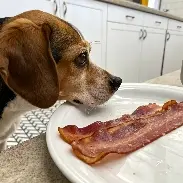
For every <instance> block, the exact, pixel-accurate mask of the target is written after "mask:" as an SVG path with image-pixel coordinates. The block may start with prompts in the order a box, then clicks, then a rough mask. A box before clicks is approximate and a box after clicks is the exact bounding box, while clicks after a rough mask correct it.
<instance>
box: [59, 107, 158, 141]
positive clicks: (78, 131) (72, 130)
mask: <svg viewBox="0 0 183 183" xmlns="http://www.w3.org/2000/svg"><path fill="white" fill-rule="evenodd" d="M160 109H161V107H160V106H159V105H156V104H148V105H144V106H140V107H138V108H137V109H136V110H135V111H134V112H133V113H132V114H131V115H128V114H125V115H122V117H120V118H118V119H115V120H110V121H107V122H101V121H97V122H94V123H92V124H90V125H88V126H86V127H83V128H78V127H77V126H75V125H67V126H65V127H63V128H60V127H58V131H59V133H60V136H61V137H62V138H63V139H64V140H65V141H66V142H67V143H69V144H71V143H72V142H73V141H75V140H79V139H82V138H86V137H89V136H91V135H93V133H94V132H95V131H96V130H100V129H108V128H111V127H114V126H117V125H119V124H121V123H127V122H129V121H134V120H136V119H138V118H142V117H143V118H145V117H147V116H150V115H152V114H154V113H155V112H156V111H158V110H160Z"/></svg>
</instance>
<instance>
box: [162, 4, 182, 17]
mask: <svg viewBox="0 0 183 183" xmlns="http://www.w3.org/2000/svg"><path fill="white" fill-rule="evenodd" d="M160 9H161V10H162V11H165V12H168V13H171V14H173V15H176V16H180V17H183V0H162V2H161V8H160Z"/></svg>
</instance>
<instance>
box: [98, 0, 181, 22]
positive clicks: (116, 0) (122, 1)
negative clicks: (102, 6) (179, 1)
mask: <svg viewBox="0 0 183 183" xmlns="http://www.w3.org/2000/svg"><path fill="white" fill-rule="evenodd" d="M98 1H102V2H106V3H110V4H115V5H118V6H122V7H126V8H131V9H135V10H139V11H143V12H146V13H151V14H155V15H159V16H163V17H167V18H170V19H173V20H179V21H183V18H181V17H178V16H174V15H172V14H170V13H166V12H163V11H159V10H156V9H153V8H149V7H146V6H143V5H140V4H137V3H134V2H130V1H126V0H98Z"/></svg>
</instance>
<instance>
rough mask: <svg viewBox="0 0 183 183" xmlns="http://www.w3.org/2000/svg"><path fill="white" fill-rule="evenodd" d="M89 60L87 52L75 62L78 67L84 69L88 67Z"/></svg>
mask: <svg viewBox="0 0 183 183" xmlns="http://www.w3.org/2000/svg"><path fill="white" fill-rule="evenodd" d="M87 60H88V53H87V52H83V53H81V54H80V55H79V56H78V57H77V58H76V60H75V63H76V65H77V66H78V67H83V66H85V65H86V63H87Z"/></svg>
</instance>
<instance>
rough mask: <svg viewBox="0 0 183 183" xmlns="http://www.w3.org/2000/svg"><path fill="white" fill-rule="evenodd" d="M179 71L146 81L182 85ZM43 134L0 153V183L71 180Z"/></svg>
mask: <svg viewBox="0 0 183 183" xmlns="http://www.w3.org/2000/svg"><path fill="white" fill-rule="evenodd" d="M179 78H180V71H179V70H178V71H175V72H173V73H169V74H166V75H164V76H161V77H158V78H155V79H153V80H150V81H147V83H157V84H167V85H174V86H182V84H181V82H180V79H179ZM45 139H46V136H45V134H41V135H40V136H37V137H35V138H33V139H31V140H29V141H26V142H23V143H22V144H20V145H18V146H13V147H12V148H10V149H7V150H6V151H3V152H1V153H0V183H15V182H16V183H70V182H69V181H68V180H67V179H66V178H65V177H64V176H63V175H62V173H61V172H60V171H59V170H58V168H57V167H56V166H55V164H54V163H53V161H52V159H51V157H50V155H49V153H48V150H47V145H46V140H45Z"/></svg>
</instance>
